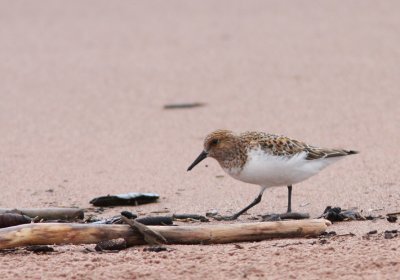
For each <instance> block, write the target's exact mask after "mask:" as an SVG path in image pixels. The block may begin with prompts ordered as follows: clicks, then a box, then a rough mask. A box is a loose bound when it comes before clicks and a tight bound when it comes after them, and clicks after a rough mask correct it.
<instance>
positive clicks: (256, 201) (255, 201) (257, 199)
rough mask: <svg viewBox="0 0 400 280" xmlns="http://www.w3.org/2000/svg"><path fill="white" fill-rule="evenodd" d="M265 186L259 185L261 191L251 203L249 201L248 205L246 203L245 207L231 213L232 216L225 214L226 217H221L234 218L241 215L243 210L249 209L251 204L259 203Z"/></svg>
mask: <svg viewBox="0 0 400 280" xmlns="http://www.w3.org/2000/svg"><path fill="white" fill-rule="evenodd" d="M265 189H266V188H265V187H261V191H260V193H259V194H258V196H257V197H256V198H255V199H254V201H253V202H252V203H250V204H249V205H247V206H246V207H245V208H243V209H242V210H240V211H239V212H237V213H236V214H234V215H232V216H227V217H223V219H224V220H236V219H237V218H238V217H239V216H240V215H242V214H243V213H244V212H246V211H247V210H249V209H250V208H252V207H253V206H255V205H257V204H258V203H260V201H261V198H262V195H263V193H264V191H265Z"/></svg>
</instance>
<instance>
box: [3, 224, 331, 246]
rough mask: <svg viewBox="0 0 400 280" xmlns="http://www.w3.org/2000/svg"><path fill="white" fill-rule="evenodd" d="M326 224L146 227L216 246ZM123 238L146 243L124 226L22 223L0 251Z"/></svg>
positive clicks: (315, 230)
mask: <svg viewBox="0 0 400 280" xmlns="http://www.w3.org/2000/svg"><path fill="white" fill-rule="evenodd" d="M328 225H330V222H329V221H327V220H324V219H314V220H300V221H279V222H260V223H244V224H219V225H198V226H149V227H148V228H150V229H151V230H152V231H155V232H158V233H159V234H161V235H162V236H163V237H164V238H165V239H166V240H167V242H168V243H169V244H216V243H230V242H240V241H259V240H265V239H271V238H289V237H308V236H318V235H320V234H321V233H323V232H324V231H325V230H326V228H327V227H328ZM116 238H124V239H125V240H126V242H127V245H128V246H133V245H142V244H146V242H145V241H144V239H143V236H142V234H140V233H139V232H138V231H137V230H134V229H132V228H131V227H130V226H128V225H101V224H100V225H98V224H97V225H95V224H60V223H38V224H25V225H19V226H15V227H8V228H4V229H0V249H7V248H14V247H20V246H28V245H53V244H90V243H98V242H100V241H104V240H111V239H116Z"/></svg>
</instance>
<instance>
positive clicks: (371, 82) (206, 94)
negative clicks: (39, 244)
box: [0, 1, 400, 279]
mask: <svg viewBox="0 0 400 280" xmlns="http://www.w3.org/2000/svg"><path fill="white" fill-rule="evenodd" d="M399 9H400V4H399V3H398V2H397V1H384V2H377V1H346V3H343V2H340V1H330V2H329V3H325V2H324V3H322V2H317V1H289V2H282V1H251V2H246V3H244V2H243V3H242V2H240V1H201V2H195V1H191V2H187V1H168V2H166V1H145V2H133V1H112V2H110V1H64V2H63V1H35V2H30V1H3V2H1V3H0V11H1V12H0V13H1V16H0V34H1V36H0V45H1V47H0V61H1V63H0V76H1V83H0V97H1V102H0V135H1V137H0V190H1V196H0V207H47V206H79V207H83V208H88V207H91V205H90V204H89V201H90V200H91V199H92V198H93V197H95V196H99V195H105V194H109V193H111V194H112V193H125V192H132V191H138V192H144V191H145V192H157V193H159V194H160V195H161V199H160V201H159V203H155V204H148V205H143V206H138V207H132V208H128V210H131V211H133V212H137V213H140V214H141V215H156V214H154V213H152V212H154V211H166V212H168V213H170V214H172V213H198V214H205V212H206V211H208V210H212V209H217V210H218V211H219V212H220V213H221V214H228V213H234V212H235V211H237V210H238V209H241V208H242V207H243V206H245V205H247V204H248V203H249V202H250V201H251V200H252V199H253V198H254V197H255V196H256V195H257V193H258V187H257V186H252V185H247V184H244V183H241V182H239V181H235V180H234V179H232V178H230V177H228V176H227V175H225V174H224V173H223V171H222V169H221V168H220V167H219V166H218V164H217V163H216V162H215V161H214V160H212V159H208V160H206V161H204V162H202V163H201V164H199V166H197V167H196V168H195V169H193V171H191V172H186V168H187V167H188V166H189V164H190V163H191V162H192V161H193V160H194V158H195V157H196V156H197V155H198V154H199V153H200V151H201V149H202V139H203V137H204V136H205V135H206V134H207V133H209V132H210V131H213V130H215V129H217V128H227V129H231V130H234V131H238V132H240V131H245V130H261V131H266V132H272V133H279V134H284V135H288V136H291V137H293V138H296V139H299V140H303V141H306V142H308V143H310V144H314V145H318V146H323V147H343V148H348V149H354V150H358V151H360V152H361V153H360V154H359V155H355V156H351V157H348V158H346V159H343V160H342V161H340V162H338V163H336V164H335V165H333V166H331V167H329V168H328V169H326V170H324V171H323V172H321V173H320V174H319V175H317V176H315V177H313V178H311V179H309V180H307V181H305V182H303V183H300V184H298V185H295V186H294V189H293V208H294V210H298V211H302V212H309V213H310V214H311V216H312V217H316V216H318V215H319V214H321V213H322V211H323V210H324V209H325V207H326V206H327V205H333V206H341V207H342V208H352V207H357V209H358V210H362V211H363V212H364V213H370V214H373V215H385V214H386V213H388V212H396V211H400V202H399V201H400V187H399V179H400V178H399V176H400V175H399V174H400V172H399V171H400V165H399V161H398V152H399V147H398V140H399V138H400V127H399V123H400V109H399V108H400V80H399V77H400V68H399V65H400V51H399V48H398V46H399V44H400V37H399V36H398V34H400V17H399V16H398V12H397V11H398V10H399ZM181 102H204V103H206V106H203V107H199V108H192V109H182V110H164V109H163V106H164V105H165V104H170V103H181ZM220 175H223V177H222V176H220ZM49 190H52V191H49ZM286 192H287V190H286V188H274V189H270V190H267V191H266V192H265V194H264V198H263V201H262V203H260V204H259V205H258V206H256V207H254V208H253V209H251V210H250V211H249V215H244V216H242V217H241V218H240V219H239V221H237V222H248V221H249V218H251V217H252V216H256V215H258V214H265V213H268V212H283V211H285V209H286V202H287V197H286V195H287V193H286ZM126 209H127V208H126V207H125V208H123V207H117V208H112V209H107V210H106V211H105V212H104V213H103V214H101V215H100V216H103V217H110V216H112V215H114V214H116V213H119V212H120V211H121V210H126ZM374 229H376V230H378V234H377V235H376V236H372V237H371V238H370V239H369V240H368V239H366V238H365V237H364V236H365V234H366V233H368V232H369V231H370V230H374ZM393 229H398V230H400V225H399V222H397V223H389V222H387V221H386V220H384V219H382V220H378V221H363V222H343V223H337V224H334V225H333V226H331V227H330V229H329V230H332V231H336V232H337V234H347V233H349V232H351V233H354V234H355V236H339V237H336V238H333V239H329V240H328V242H327V243H325V244H321V242H320V241H319V240H318V239H294V240H272V241H263V242H257V243H243V244H241V246H243V248H241V249H240V248H237V247H235V246H234V245H233V244H227V245H213V246H177V245H174V246H169V247H170V248H171V249H173V250H171V251H169V252H161V253H151V252H144V251H143V249H144V248H145V247H144V246H141V247H137V248H131V249H128V250H125V251H121V252H119V253H108V254H107V253H102V254H100V253H85V248H93V247H94V245H93V246H92V245H86V246H56V247H55V249H56V253H51V254H46V255H35V254H33V253H27V252H23V251H18V252H14V253H0V270H1V271H2V274H1V278H2V279H21V278H24V279H39V278H42V279H50V278H51V279H62V278H68V279H83V278H84V279H91V278H92V279H105V278H107V279H136V278H137V279H139V278H140V279H200V278H203V279H238V278H250V279H257V278H268V279H282V278H288V279H321V278H324V279H388V278H391V279H395V278H396V276H397V278H398V277H400V258H399V251H400V237H397V238H393V239H385V238H384V237H383V234H382V233H383V232H384V231H385V230H393Z"/></svg>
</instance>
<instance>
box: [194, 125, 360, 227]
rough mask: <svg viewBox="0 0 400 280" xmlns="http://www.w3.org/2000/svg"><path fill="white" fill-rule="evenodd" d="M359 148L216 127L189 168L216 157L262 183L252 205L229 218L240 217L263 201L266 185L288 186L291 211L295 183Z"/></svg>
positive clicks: (243, 178)
mask: <svg viewBox="0 0 400 280" xmlns="http://www.w3.org/2000/svg"><path fill="white" fill-rule="evenodd" d="M356 153H357V152H356V151H351V150H343V149H324V148H318V147H314V146H311V145H308V144H306V143H303V142H300V141H297V140H294V139H290V138H288V137H285V136H280V135H274V134H267V133H263V132H244V133H241V134H235V133H233V132H232V131H230V130H216V131H214V132H212V133H210V134H209V135H207V136H206V138H205V139H204V150H203V151H202V152H201V154H200V155H199V156H198V157H197V158H196V159H195V161H194V162H193V163H192V164H191V165H190V166H189V168H188V169H187V170H188V171H189V170H191V169H192V168H193V167H194V166H196V165H197V164H198V163H199V162H201V161H202V160H203V159H205V158H207V157H212V158H215V159H216V160H217V161H218V162H219V164H220V165H221V167H222V169H224V171H225V172H226V173H228V174H229V175H230V176H232V177H233V178H235V179H237V180H240V181H243V182H246V183H250V184H256V185H259V186H261V190H260V193H259V195H258V196H257V197H256V198H255V199H254V201H253V202H252V203H250V204H249V205H248V206H246V207H245V208H243V209H242V210H240V211H239V212H237V213H236V214H234V215H233V216H229V217H225V218H226V219H231V220H234V219H237V217H239V216H240V215H241V214H243V213H244V212H246V211H247V210H249V209H250V208H251V207H253V206H254V205H256V204H258V203H259V202H260V201H261V198H262V195H263V193H264V191H265V189H266V188H269V187H278V186H287V188H288V208H287V211H288V212H291V210H292V209H291V208H292V207H291V205H292V203H291V199H292V185H293V184H296V183H299V182H301V181H304V180H306V179H308V178H309V177H311V176H313V175H315V174H317V173H318V172H319V171H321V170H322V169H324V168H325V167H327V166H328V165H330V164H331V163H333V162H335V161H337V160H338V159H340V158H342V157H343V156H347V155H351V154H356Z"/></svg>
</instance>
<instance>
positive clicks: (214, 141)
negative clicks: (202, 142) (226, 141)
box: [211, 139, 219, 145]
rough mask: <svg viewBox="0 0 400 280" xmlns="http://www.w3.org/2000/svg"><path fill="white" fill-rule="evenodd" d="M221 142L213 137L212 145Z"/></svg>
mask: <svg viewBox="0 0 400 280" xmlns="http://www.w3.org/2000/svg"><path fill="white" fill-rule="evenodd" d="M218 143H219V140H218V139H213V140H212V141H211V145H217V144H218Z"/></svg>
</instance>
